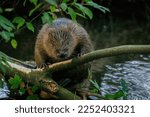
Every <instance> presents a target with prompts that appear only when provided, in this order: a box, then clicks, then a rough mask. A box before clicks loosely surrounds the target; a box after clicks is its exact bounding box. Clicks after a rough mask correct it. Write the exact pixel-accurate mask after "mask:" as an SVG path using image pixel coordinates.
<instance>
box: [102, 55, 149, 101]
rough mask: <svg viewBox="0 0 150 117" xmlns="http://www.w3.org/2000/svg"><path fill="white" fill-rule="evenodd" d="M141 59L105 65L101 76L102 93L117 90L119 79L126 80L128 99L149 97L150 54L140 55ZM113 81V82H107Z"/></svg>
mask: <svg viewBox="0 0 150 117" xmlns="http://www.w3.org/2000/svg"><path fill="white" fill-rule="evenodd" d="M140 57H141V58H142V59H143V60H142V61H141V60H133V61H126V62H124V63H118V64H113V65H106V71H105V73H104V75H103V77H102V79H103V80H102V83H101V88H102V91H103V92H102V94H103V95H104V94H106V93H114V92H116V91H118V90H119V85H114V84H119V82H120V79H124V80H125V81H126V82H127V85H128V88H129V96H128V99H133V100H135V99H137V100H138V99H150V62H149V61H150V56H148V57H144V56H143V55H141V56H140ZM108 82H113V83H114V84H111V85H110V84H108Z"/></svg>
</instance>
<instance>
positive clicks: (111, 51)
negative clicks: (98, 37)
mask: <svg viewBox="0 0 150 117" xmlns="http://www.w3.org/2000/svg"><path fill="white" fill-rule="evenodd" d="M147 53H150V45H124V46H118V47H112V48H107V49H101V50H96V51H93V52H90V53H88V54H85V55H83V56H81V57H76V58H72V59H70V60H66V61H62V62H59V63H54V64H52V65H49V66H48V68H46V69H33V68H28V67H26V66H20V63H21V62H18V61H19V60H16V59H13V58H11V57H8V56H7V55H5V54H3V53H2V52H1V53H0V58H2V57H6V58H7V61H8V63H9V65H10V66H11V67H12V70H13V71H12V72H11V75H13V74H16V73H17V74H19V75H20V76H22V78H24V81H26V82H29V83H31V84H38V85H40V86H42V88H44V89H46V90H47V91H48V92H50V93H55V94H56V95H57V96H58V99H81V98H80V97H79V96H77V95H74V94H73V93H71V92H70V91H68V90H66V89H64V88H62V87H60V86H58V84H57V83H56V82H55V81H53V79H52V78H50V77H48V76H45V75H44V74H45V73H49V72H50V73H52V72H56V71H59V70H64V69H66V70H67V69H70V68H73V67H75V66H77V65H81V64H84V63H87V62H90V61H92V60H96V59H100V58H104V57H111V56H117V55H121V54H147ZM5 68H6V69H7V70H6V71H7V74H10V71H9V66H8V65H7V64H5ZM41 81H44V82H41ZM45 82H46V83H45ZM41 83H42V84H41ZM43 84H44V85H43ZM45 84H46V85H45ZM51 85H52V87H51Z"/></svg>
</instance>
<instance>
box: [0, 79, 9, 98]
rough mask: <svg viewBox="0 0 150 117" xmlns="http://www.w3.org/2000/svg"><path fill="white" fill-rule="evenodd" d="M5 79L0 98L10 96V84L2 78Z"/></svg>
mask: <svg viewBox="0 0 150 117" xmlns="http://www.w3.org/2000/svg"><path fill="white" fill-rule="evenodd" d="M1 80H2V81H3V87H2V88H0V99H6V98H8V97H9V96H8V94H9V92H10V91H9V89H8V86H7V84H6V82H4V80H3V79H1Z"/></svg>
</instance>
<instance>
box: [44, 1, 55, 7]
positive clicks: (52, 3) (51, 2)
mask: <svg viewBox="0 0 150 117" xmlns="http://www.w3.org/2000/svg"><path fill="white" fill-rule="evenodd" d="M45 1H46V2H48V3H49V4H51V5H54V6H57V3H56V0H45Z"/></svg>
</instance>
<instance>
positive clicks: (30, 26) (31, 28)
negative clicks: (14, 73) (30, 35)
mask: <svg viewBox="0 0 150 117" xmlns="http://www.w3.org/2000/svg"><path fill="white" fill-rule="evenodd" d="M26 26H27V28H28V29H29V30H31V31H32V32H34V27H33V24H32V23H31V22H27V23H26Z"/></svg>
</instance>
